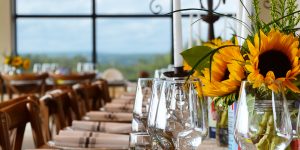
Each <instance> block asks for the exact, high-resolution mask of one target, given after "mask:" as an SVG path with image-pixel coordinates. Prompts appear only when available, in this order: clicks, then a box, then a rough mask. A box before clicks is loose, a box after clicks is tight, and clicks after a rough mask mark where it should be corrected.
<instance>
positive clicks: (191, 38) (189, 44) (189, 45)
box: [188, 14, 193, 48]
mask: <svg viewBox="0 0 300 150" xmlns="http://www.w3.org/2000/svg"><path fill="white" fill-rule="evenodd" d="M189 17H190V36H189V43H188V48H191V47H193V14H190V16H189Z"/></svg>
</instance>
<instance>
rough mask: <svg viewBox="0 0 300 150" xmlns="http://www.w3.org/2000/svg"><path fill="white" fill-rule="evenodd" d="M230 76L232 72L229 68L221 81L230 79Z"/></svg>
mask: <svg viewBox="0 0 300 150" xmlns="http://www.w3.org/2000/svg"><path fill="white" fill-rule="evenodd" d="M229 74H230V72H229V70H228V68H226V70H225V73H224V76H223V78H222V80H221V81H224V80H227V79H229Z"/></svg>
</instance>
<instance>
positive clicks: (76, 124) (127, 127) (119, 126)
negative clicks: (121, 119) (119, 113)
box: [72, 120, 131, 134]
mask: <svg viewBox="0 0 300 150" xmlns="http://www.w3.org/2000/svg"><path fill="white" fill-rule="evenodd" d="M72 129H74V130H83V131H97V132H106V133H124V134H127V133H130V132H131V123H115V122H93V121H77V120H74V121H73V122H72Z"/></svg>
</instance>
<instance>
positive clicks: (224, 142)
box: [216, 109, 228, 147]
mask: <svg viewBox="0 0 300 150" xmlns="http://www.w3.org/2000/svg"><path fill="white" fill-rule="evenodd" d="M216 141H217V144H218V145H219V146H222V147H227V146H228V110H227V109H226V110H218V111H217V124H216Z"/></svg>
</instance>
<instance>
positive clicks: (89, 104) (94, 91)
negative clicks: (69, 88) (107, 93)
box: [73, 83, 102, 111]
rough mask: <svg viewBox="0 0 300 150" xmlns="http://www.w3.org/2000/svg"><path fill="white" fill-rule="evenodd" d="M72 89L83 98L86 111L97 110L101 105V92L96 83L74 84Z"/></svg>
mask: <svg viewBox="0 0 300 150" xmlns="http://www.w3.org/2000/svg"><path fill="white" fill-rule="evenodd" d="M73 89H74V91H75V92H76V93H77V94H78V95H79V96H80V97H81V99H83V100H84V102H85V107H86V111H91V110H99V108H100V107H101V106H102V105H101V103H102V102H101V97H102V92H101V90H100V89H99V87H98V85H91V84H83V83H81V84H76V85H74V86H73Z"/></svg>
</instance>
